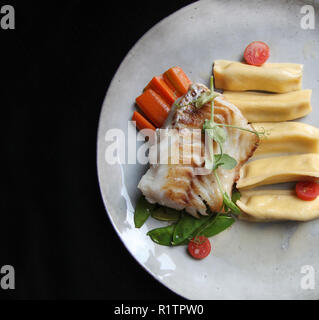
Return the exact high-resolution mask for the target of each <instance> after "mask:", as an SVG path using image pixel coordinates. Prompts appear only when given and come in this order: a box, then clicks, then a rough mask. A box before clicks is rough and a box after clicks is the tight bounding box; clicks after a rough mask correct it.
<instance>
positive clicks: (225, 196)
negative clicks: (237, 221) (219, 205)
mask: <svg viewBox="0 0 319 320" xmlns="http://www.w3.org/2000/svg"><path fill="white" fill-rule="evenodd" d="M223 199H224V205H225V207H226V208H225V209H229V210H231V211H232V212H233V213H234V214H236V215H237V214H240V213H241V211H240V209H239V208H238V207H237V205H236V204H235V203H234V202H233V201H232V200H231V199H230V197H229V195H228V194H227V193H226V192H224V194H223ZM225 211H227V210H225Z"/></svg>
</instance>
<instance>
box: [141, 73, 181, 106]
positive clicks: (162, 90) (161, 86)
mask: <svg viewBox="0 0 319 320" xmlns="http://www.w3.org/2000/svg"><path fill="white" fill-rule="evenodd" d="M149 88H151V89H153V90H154V91H155V92H156V93H158V94H159V95H161V96H162V97H163V98H164V99H165V100H166V102H167V103H168V104H169V105H170V106H171V105H172V104H173V103H174V101H175V100H176V99H177V98H178V97H177V96H176V94H174V92H173V90H172V89H171V88H170V87H169V86H168V84H167V83H166V82H165V80H164V79H163V75H160V76H157V77H154V78H153V79H152V80H151V81H150V82H149V84H148V85H147V86H146V88H145V89H144V91H145V90H147V89H149Z"/></svg>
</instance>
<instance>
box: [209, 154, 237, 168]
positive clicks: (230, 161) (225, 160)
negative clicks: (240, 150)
mask: <svg viewBox="0 0 319 320" xmlns="http://www.w3.org/2000/svg"><path fill="white" fill-rule="evenodd" d="M214 158H215V166H214V170H215V169H217V168H218V167H221V168H223V169H226V170H231V169H234V168H235V167H236V166H237V161H236V159H234V158H233V157H231V156H230V155H228V154H227V153H223V154H215V155H214Z"/></svg>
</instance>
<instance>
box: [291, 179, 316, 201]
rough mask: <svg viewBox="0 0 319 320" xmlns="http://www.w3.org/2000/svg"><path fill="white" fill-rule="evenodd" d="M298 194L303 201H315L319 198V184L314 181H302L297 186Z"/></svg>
mask: <svg viewBox="0 0 319 320" xmlns="http://www.w3.org/2000/svg"><path fill="white" fill-rule="evenodd" d="M296 194H297V197H298V198H299V199H301V200H305V201H312V200H315V199H316V198H317V197H318V196H319V184H318V183H317V182H313V181H300V182H298V183H297V184H296Z"/></svg>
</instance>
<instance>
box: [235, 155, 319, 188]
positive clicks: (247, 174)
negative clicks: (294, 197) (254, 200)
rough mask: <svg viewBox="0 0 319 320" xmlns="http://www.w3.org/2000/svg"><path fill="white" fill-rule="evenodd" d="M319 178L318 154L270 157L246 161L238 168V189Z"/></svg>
mask: <svg viewBox="0 0 319 320" xmlns="http://www.w3.org/2000/svg"><path fill="white" fill-rule="evenodd" d="M318 178H319V154H314V153H308V154H301V155H292V156H282V157H272V158H265V159H260V160H255V161H251V162H248V163H246V164H245V165H244V166H243V167H242V168H241V169H240V178H239V180H238V182H237V188H238V189H249V188H254V187H258V186H262V185H267V184H273V183H282V182H292V181H298V180H311V181H315V180H317V179H318Z"/></svg>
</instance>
